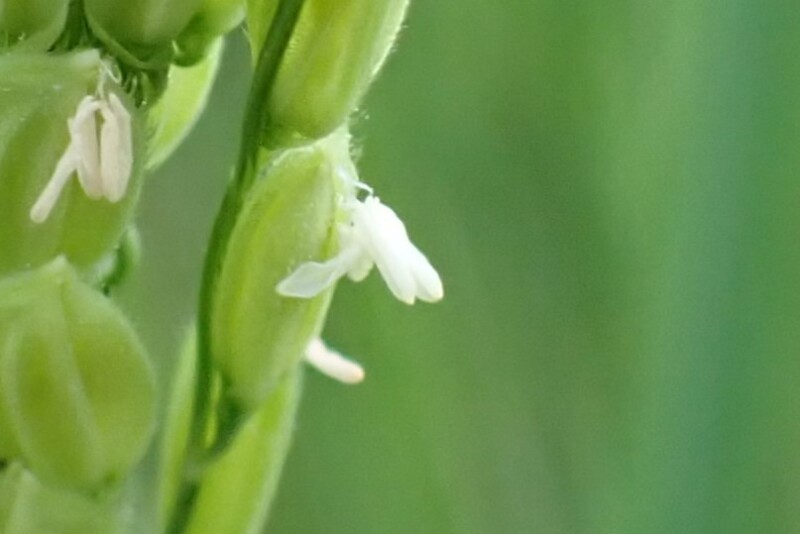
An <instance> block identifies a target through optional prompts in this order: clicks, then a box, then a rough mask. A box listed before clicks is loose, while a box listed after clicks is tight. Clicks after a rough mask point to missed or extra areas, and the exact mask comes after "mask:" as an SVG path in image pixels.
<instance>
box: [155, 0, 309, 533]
mask: <svg viewBox="0 0 800 534" xmlns="http://www.w3.org/2000/svg"><path fill="white" fill-rule="evenodd" d="M303 3H304V0H283V1H281V3H280V4H279V6H278V8H277V12H276V14H275V19H274V21H273V23H272V26H271V27H270V31H269V33H268V34H267V37H266V39H265V43H264V46H263V47H262V48H261V52H260V54H259V58H258V62H257V64H256V69H255V73H254V80H253V85H252V86H251V89H250V94H249V96H248V101H247V107H246V110H245V119H244V124H243V128H242V141H241V149H240V152H239V157H238V161H237V165H236V171H235V174H234V177H233V180H232V181H231V182H230V183H229V185H228V188H227V191H226V193H225V197H224V199H223V201H222V205H221V207H220V210H219V212H218V214H217V218H216V220H215V223H214V228H213V230H212V234H211V240H210V244H209V249H208V253H207V255H206V260H205V265H204V269H203V277H202V285H201V289H200V302H199V311H198V329H197V336H198V347H197V379H196V382H195V391H194V402H193V404H192V416H191V417H192V422H191V430H190V434H189V442H188V445H187V454H186V460H185V463H184V468H183V480H182V482H181V488H180V490H179V494H178V499H177V503H176V506H175V511H174V512H173V516H172V519H171V521H170V524H169V526H168V529H167V531H168V532H169V533H171V534H179V533H180V532H183V531H184V529H185V527H186V524H187V522H188V519H189V517H190V516H191V513H192V510H193V508H194V506H195V503H196V500H197V496H198V491H199V488H200V482H201V480H202V477H203V474H204V472H205V470H206V468H207V467H208V464H209V463H210V462H213V460H214V459H215V458H216V457H217V456H218V455H219V454H220V453H221V452H224V450H225V449H226V448H227V446H228V444H229V443H230V441H231V440H232V439H233V437H234V436H235V435H236V433H237V432H238V430H239V428H240V427H241V424H242V420H243V414H242V412H241V410H239V409H238V408H237V407H236V406H235V405H233V404H232V403H231V402H230V400H229V399H228V398H227V396H226V394H225V391H224V385H223V392H222V394H221V397H220V401H219V402H220V409H219V413H220V414H222V415H224V416H223V417H222V418H221V420H220V421H219V423H220V424H219V426H218V428H217V430H216V432H215V433H214V435H213V437H212V438H211V439H210V440H209V439H208V433H209V428H211V426H212V422H213V421H214V418H215V413H214V411H213V410H212V396H213V385H214V378H215V376H214V368H213V361H214V359H213V355H212V353H211V351H212V346H211V317H212V310H213V307H214V294H215V288H216V285H217V280H218V277H219V273H220V271H221V269H222V266H223V264H224V261H225V256H226V252H227V248H228V243H229V241H230V237H231V234H232V233H233V230H234V228H235V226H236V222H237V220H238V217H239V214H240V212H241V210H242V207H243V205H244V200H245V199H246V198H247V194H248V192H249V191H250V189H251V187H252V185H253V183H254V180H255V176H256V173H255V172H253V171H254V169H255V166H256V165H257V161H258V158H259V152H260V150H261V146H262V142H261V140H262V134H263V132H264V131H265V130H266V127H267V125H268V124H269V123H270V117H269V116H268V114H267V112H266V104H267V102H268V97H269V93H270V91H271V89H272V85H273V82H274V80H275V76H276V74H277V72H278V68H279V67H280V63H281V59H282V58H283V55H284V52H285V51H286V48H287V46H288V43H289V39H290V38H291V35H292V32H293V30H294V27H295V25H296V23H297V20H298V18H299V16H300V12H301V10H302V7H303Z"/></svg>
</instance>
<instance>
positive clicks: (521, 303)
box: [127, 0, 800, 534]
mask: <svg viewBox="0 0 800 534" xmlns="http://www.w3.org/2000/svg"><path fill="white" fill-rule="evenodd" d="M407 26H408V27H407V29H406V30H405V32H404V34H403V35H402V39H401V41H400V46H399V50H398V52H397V53H396V54H395V55H394V56H393V57H392V59H391V61H390V63H389V65H388V68H387V69H386V71H385V73H384V74H383V76H382V77H381V79H380V80H379V81H378V83H377V84H376V86H375V87H374V89H373V91H372V93H371V94H370V96H369V98H368V100H367V102H366V103H365V105H364V106H363V109H364V111H363V112H362V113H361V115H360V116H359V118H358V120H357V123H356V124H357V125H356V128H355V130H356V134H357V137H358V138H359V140H360V142H361V143H362V145H363V157H362V159H361V166H362V175H363V178H364V180H365V181H367V182H369V183H370V184H372V185H373V186H375V188H376V189H377V191H378V193H379V194H380V196H381V197H382V199H384V200H385V201H386V202H387V203H388V204H390V205H391V206H392V207H393V208H395V210H396V211H397V212H398V213H399V214H400V215H401V216H402V217H403V218H404V220H405V221H406V224H407V226H408V228H409V231H410V233H411V235H412V237H413V238H414V240H415V241H416V243H417V244H418V245H419V246H420V248H422V249H423V250H424V251H425V252H426V253H427V254H428V256H429V257H430V258H431V260H432V261H433V263H434V264H435V265H436V266H437V267H438V269H439V271H440V272H441V273H442V275H443V278H444V281H445V285H446V291H447V296H446V298H445V300H444V301H443V302H442V303H441V304H437V305H424V304H419V305H417V306H415V307H414V308H413V309H411V308H408V307H406V306H405V305H403V304H400V303H399V302H397V301H395V300H394V299H393V298H392V297H391V295H390V294H389V293H388V291H387V290H386V288H385V287H384V286H383V283H382V281H381V280H380V278H379V277H378V276H377V275H372V276H371V277H370V279H369V280H368V281H367V282H366V283H363V284H360V285H358V286H356V285H354V284H351V283H347V282H345V283H342V284H341V285H340V288H339V291H338V294H337V298H336V301H335V305H334V307H333V309H332V312H331V315H330V321H329V323H328V327H327V329H326V337H327V339H328V340H329V341H330V342H331V344H332V345H334V346H336V347H337V348H339V349H341V350H342V351H344V352H345V353H348V354H350V355H353V356H354V357H356V358H357V359H359V360H361V361H362V362H363V363H364V364H365V365H366V367H367V371H368V379H367V381H366V383H364V384H363V385H361V386H359V387H355V388H348V387H344V386H341V385H339V384H337V383H334V382H332V381H330V380H328V379H326V378H323V377H320V376H318V375H317V374H315V373H314V372H313V371H309V372H308V373H307V374H308V377H307V381H306V394H305V398H304V401H303V408H302V413H301V417H300V422H299V426H298V429H297V433H296V439H295V446H294V449H293V452H292V454H291V457H290V460H289V463H288V465H287V468H286V471H285V477H284V480H283V485H282V488H281V491H280V495H279V497H278V499H277V501H276V503H275V506H274V509H273V515H272V519H271V522H270V525H269V528H268V531H269V532H276V533H292V534H299V533H302V534H317V533H318V534H323V533H348V534H359V533H365V534H367V533H368V534H375V533H381V534H384V533H385V534H394V533H398V534H399V533H402V534H408V533H504V534H505V533H514V534H515V533H539V532H541V533H628V532H630V533H642V532H669V533H676V532H681V533H694V532H697V533H701V532H702V533H716V532H720V533H722V532H724V533H729V532H800V507H798V502H800V501H799V500H798V499H800V453H799V452H798V450H800V449H799V448H798V444H799V443H800V409H799V408H800V393H799V392H798V384H799V382H798V379H800V358H799V356H800V281H799V280H800V244H798V238H800V171H798V169H800V150H798V141H800V101H799V99H800V96H799V95H800V54H798V50H800V4H798V3H797V2H796V1H794V0H793V1H785V2H784V1H771V0H767V1H763V0H726V1H722V0H676V1H673V2H658V1H655V0H639V1H634V0H608V1H604V2H596V1H594V0H575V1H567V2H565V1H563V0H507V1H505V2H484V1H479V0H459V1H458V2H454V1H438V2H437V1H427V0H426V1H422V0H420V1H417V2H416V3H414V5H413V6H412V10H411V15H410V18H409V21H408V25H407ZM247 70H248V56H247V51H246V49H245V47H244V39H243V38H242V36H241V35H239V36H237V37H236V38H235V39H233V40H232V42H231V43H230V46H229V47H228V49H227V55H226V61H225V65H224V67H223V70H222V73H221V78H220V82H219V83H218V84H217V88H216V90H215V93H214V95H213V100H212V102H211V105H210V107H209V110H208V112H207V113H206V115H205V116H204V118H203V119H202V120H201V122H200V124H199V125H198V127H197V129H196V130H195V131H194V132H193V133H192V135H191V137H190V138H189V139H188V142H187V143H186V144H185V145H184V146H183V147H182V148H181V149H180V151H179V152H178V153H177V154H176V155H175V157H173V158H172V159H171V160H170V161H169V162H168V163H167V164H166V165H165V166H164V167H163V168H162V170H161V171H160V172H159V175H158V176H156V177H154V178H153V179H152V180H151V183H150V184H149V187H148V188H147V189H146V192H145V199H144V200H145V202H144V206H143V209H142V213H141V228H142V232H143V238H144V243H145V260H144V265H143V269H142V270H141V271H140V273H139V274H138V275H137V276H136V278H135V279H134V280H133V281H132V283H131V284H130V285H129V287H128V288H127V298H128V301H129V306H130V307H131V308H133V310H134V312H135V315H136V317H137V318H138V322H139V326H140V327H141V329H142V330H143V332H144V334H145V337H146V338H147V339H148V341H149V343H150V344H151V346H153V347H155V348H156V349H157V351H158V353H159V354H160V355H161V357H162V366H163V369H162V370H163V376H165V377H166V376H167V373H168V371H169V369H170V365H171V364H170V361H171V360H170V358H172V357H173V355H174V354H175V352H176V347H177V345H178V343H179V341H180V338H181V337H182V335H183V327H184V326H186V325H188V324H189V322H190V321H191V317H192V313H193V309H194V303H195V294H196V292H197V288H198V279H199V272H200V265H201V259H202V255H203V249H204V242H205V240H206V238H207V236H208V233H209V229H210V225H211V220H212V217H213V214H214V213H215V211H216V209H217V206H218V203H219V200H220V198H221V195H222V191H223V188H224V184H225V181H226V180H227V177H228V174H229V169H230V168H231V165H232V163H233V161H234V156H235V151H236V145H237V142H238V132H239V121H240V119H241V109H242V107H243V105H244V96H245V94H246V91H247V80H248V74H247Z"/></svg>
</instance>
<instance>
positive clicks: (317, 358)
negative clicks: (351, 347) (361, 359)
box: [306, 338, 365, 385]
mask: <svg viewBox="0 0 800 534" xmlns="http://www.w3.org/2000/svg"><path fill="white" fill-rule="evenodd" d="M306 361H307V362H308V363H309V364H311V365H312V366H313V367H315V368H316V369H317V370H318V371H320V372H321V373H322V374H325V375H327V376H329V377H331V378H333V379H334V380H338V381H339V382H342V383H344V384H350V385H354V384H358V383H360V382H362V381H363V380H364V377H365V373H364V369H363V368H362V367H361V366H360V365H359V364H357V363H356V362H354V361H352V360H348V359H347V358H345V357H344V356H342V355H341V354H339V353H338V352H336V351H334V350H331V349H330V348H328V347H327V346H326V345H325V343H323V342H322V340H321V339H319V338H316V339H314V340H313V341H312V342H311V343H310V344H309V345H308V348H306Z"/></svg>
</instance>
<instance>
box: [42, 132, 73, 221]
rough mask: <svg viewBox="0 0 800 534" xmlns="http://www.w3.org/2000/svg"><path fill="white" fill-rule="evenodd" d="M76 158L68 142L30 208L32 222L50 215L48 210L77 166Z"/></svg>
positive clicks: (54, 203) (51, 207)
mask: <svg viewBox="0 0 800 534" xmlns="http://www.w3.org/2000/svg"><path fill="white" fill-rule="evenodd" d="M77 159H78V158H77V156H76V155H75V149H74V147H73V145H72V144H70V145H69V146H68V147H67V150H66V151H64V154H62V155H61V159H59V160H58V163H56V169H55V171H53V176H52V177H51V178H50V181H49V182H47V185H46V186H45V188H44V190H43V191H42V193H41V194H40V195H39V198H38V199H36V202H35V203H34V204H33V207H32V208H31V211H30V217H31V220H32V221H33V222H35V223H43V222H44V221H46V220H47V218H48V217H49V216H50V212H51V211H53V207H54V206H55V205H56V202H58V198H59V197H60V196H61V192H62V191H63V190H64V186H66V185H67V182H68V181H69V178H70V176H72V173H73V172H75V170H76V168H77Z"/></svg>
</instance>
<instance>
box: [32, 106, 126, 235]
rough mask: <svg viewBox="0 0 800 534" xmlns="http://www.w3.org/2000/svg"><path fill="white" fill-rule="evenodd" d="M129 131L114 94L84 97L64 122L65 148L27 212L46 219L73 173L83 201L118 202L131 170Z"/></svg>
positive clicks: (39, 221)
mask: <svg viewBox="0 0 800 534" xmlns="http://www.w3.org/2000/svg"><path fill="white" fill-rule="evenodd" d="M101 92H102V91H101ZM98 113H99V117H98ZM100 119H102V125H101V126H100V128H99V130H100V132H99V137H98V120H100ZM131 128H132V125H131V115H130V113H128V110H127V109H125V106H124V105H123V104H122V101H121V100H120V99H119V97H118V96H117V95H116V94H114V93H109V94H108V96H107V97H102V98H98V97H96V96H91V95H88V96H86V97H84V98H83V99H82V100H81V101H80V103H79V104H78V107H77V109H76V111H75V115H73V116H72V117H71V118H70V119H68V120H67V130H68V131H69V137H70V141H69V144H68V145H67V148H66V149H65V150H64V154H63V155H62V156H61V158H60V159H59V160H58V163H57V164H56V168H55V170H54V171H53V175H52V176H51V178H50V180H49V181H48V183H47V185H46V186H45V188H44V190H43V191H42V193H41V194H40V195H39V198H38V199H37V200H36V202H35V203H34V205H33V207H32V208H31V211H30V217H31V220H32V221H33V222H35V223H42V222H44V221H46V220H47V218H48V217H49V216H50V213H51V212H52V210H53V208H54V207H55V205H56V203H57V202H58V199H59V197H60V196H61V193H62V191H63V190H64V187H65V186H66V185H67V182H69V179H70V177H71V176H72V175H73V173H77V175H78V181H79V183H80V185H81V188H82V189H83V191H84V193H86V196H87V197H89V198H91V199H93V200H98V199H101V198H105V199H106V200H108V201H109V202H112V203H113V202H119V201H120V200H121V199H122V198H123V197H124V196H125V192H126V190H127V188H128V182H129V181H130V178H131V173H132V169H133V136H132V134H131Z"/></svg>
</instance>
